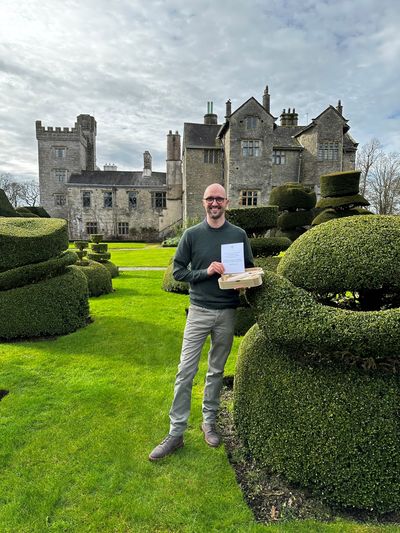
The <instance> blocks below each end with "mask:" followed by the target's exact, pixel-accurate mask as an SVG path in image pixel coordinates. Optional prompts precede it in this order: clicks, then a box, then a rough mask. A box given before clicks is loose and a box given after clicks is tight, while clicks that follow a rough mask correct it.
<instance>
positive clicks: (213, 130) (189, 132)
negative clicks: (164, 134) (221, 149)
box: [183, 122, 221, 148]
mask: <svg viewBox="0 0 400 533" xmlns="http://www.w3.org/2000/svg"><path fill="white" fill-rule="evenodd" d="M220 127H221V125H220V124H194V123H192V122H185V124H184V126H183V146H184V147H186V148H213V147H214V148H218V146H217V145H216V143H215V141H216V138H217V134H218V130H219V129H220Z"/></svg>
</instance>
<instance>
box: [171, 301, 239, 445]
mask: <svg viewBox="0 0 400 533" xmlns="http://www.w3.org/2000/svg"><path fill="white" fill-rule="evenodd" d="M235 312H236V311H235V309H205V308H204V307H198V306H195V305H190V307H189V313H188V317H187V321H186V327H185V331H184V334H183V343H182V351H181V360H180V363H179V366H178V373H177V374H176V379H175V388H174V399H173V402H172V406H171V410H170V412H169V418H170V431H169V433H170V435H173V436H175V437H178V436H180V435H182V434H183V432H184V431H185V429H186V427H187V421H188V418H189V414H190V405H191V400H192V386H193V379H194V376H195V375H196V373H197V370H198V368H199V360H200V355H201V351H202V348H203V346H204V343H205V342H206V340H207V337H208V335H210V336H211V344H210V351H209V352H208V369H207V375H206V383H205V388H204V397H203V421H204V422H205V423H207V424H214V423H215V418H216V414H217V410H218V407H219V396H220V392H221V388H222V378H223V375H224V367H225V363H226V360H227V359H228V356H229V353H230V351H231V348H232V342H233V331H234V324H235Z"/></svg>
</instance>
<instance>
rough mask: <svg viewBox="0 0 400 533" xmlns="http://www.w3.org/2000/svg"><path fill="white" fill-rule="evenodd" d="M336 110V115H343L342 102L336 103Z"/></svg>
mask: <svg viewBox="0 0 400 533" xmlns="http://www.w3.org/2000/svg"><path fill="white" fill-rule="evenodd" d="M336 110H337V111H338V113H340V114H341V115H343V106H342V102H341V101H340V100H338V103H337V106H336Z"/></svg>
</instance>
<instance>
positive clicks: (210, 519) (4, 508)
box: [0, 271, 398, 533]
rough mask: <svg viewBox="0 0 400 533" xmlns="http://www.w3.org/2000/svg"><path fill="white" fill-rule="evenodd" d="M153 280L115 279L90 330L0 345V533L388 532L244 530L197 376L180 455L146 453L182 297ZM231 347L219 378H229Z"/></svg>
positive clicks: (161, 415)
mask: <svg viewBox="0 0 400 533" xmlns="http://www.w3.org/2000/svg"><path fill="white" fill-rule="evenodd" d="M162 275H163V273H162V272H142V271H137V272H129V273H128V272H124V273H122V274H121V276H120V277H119V278H116V279H114V280H113V283H114V286H115V288H116V292H114V293H113V294H109V295H106V296H102V297H100V298H98V299H91V314H92V317H93V319H94V322H93V323H92V324H90V325H88V326H87V327H86V328H84V329H81V330H79V331H77V332H75V333H73V334H71V335H68V336H65V337H60V338H58V339H55V340H39V341H35V342H33V341H32V342H22V343H4V344H0V364H1V369H2V371H1V374H0V389H7V390H9V391H10V393H9V394H8V395H7V396H5V397H4V398H3V400H1V401H0V426H1V446H0V531H1V532H10V533H11V532H12V533H14V532H17V533H25V532H26V533H31V532H40V533H41V532H43V531H57V532H61V531H67V532H86V531H88V532H89V531H90V532H97V531H98V532H121V533H122V532H142V531H143V532H144V531H146V532H147V531H148V532H155V531H158V532H203V531H204V532H209V531H222V532H225V531H227V532H230V531H232V532H236V531H239V532H248V531H276V532H278V531H279V532H289V533H290V532H295V531H296V532H304V533H305V532H310V531H311V532H313V531H315V532H325V531H327V532H328V531H329V532H331V531H332V532H333V531H334V532H342V531H343V532H345V531H348V532H353V531H356V532H357V531H358V532H362V531H383V530H385V531H398V529H393V528H389V527H388V528H379V527H378V526H376V527H367V526H363V525H356V524H355V523H353V522H344V521H340V522H336V523H331V524H322V523H317V522H310V521H309V522H305V523H299V522H286V523H283V524H277V525H274V526H270V527H264V526H261V525H257V524H255V523H254V521H253V519H252V516H251V513H250V511H249V509H248V508H247V506H246V505H245V503H244V501H243V498H242V494H241V492H240V489H239V487H238V485H237V484H236V481H235V476H234V473H233V471H232V469H231V467H230V465H229V463H228V460H227V457H226V454H225V451H224V449H223V448H219V449H211V448H209V447H207V446H206V445H205V443H204V441H203V438H202V434H201V432H200V430H199V424H200V421H201V397H202V391H203V381H204V376H205V371H206V354H203V358H202V362H201V365H200V371H199V374H198V376H197V377H196V378H195V383H194V391H193V405H192V416H191V419H190V426H189V429H188V431H187V434H186V437H185V439H186V445H185V447H184V448H183V449H182V450H179V451H178V452H177V453H176V454H174V455H173V456H171V457H169V458H167V459H165V460H164V461H162V462H160V463H155V464H154V463H150V462H149V461H148V459H147V455H148V453H149V451H150V450H151V449H152V448H153V446H154V445H156V444H157V443H158V442H159V441H160V440H161V439H162V438H163V437H164V436H165V435H166V433H167V431H168V410H169V407H170V403H171V400H172V394H173V390H172V389H173V383H174V377H175V373H176V366H177V363H178V358H179V351H180V344H181V336H182V331H183V327H184V320H185V313H184V308H185V306H186V305H187V303H188V297H187V296H183V295H177V294H169V293H165V292H163V291H162V290H161V289H160V286H161V280H162ZM238 344H239V340H238V339H236V341H235V346H234V350H233V354H232V357H231V358H230V360H229V362H228V366H227V373H232V372H233V369H234V364H235V354H236V351H237V347H238Z"/></svg>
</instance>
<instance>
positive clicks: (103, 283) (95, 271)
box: [76, 261, 113, 296]
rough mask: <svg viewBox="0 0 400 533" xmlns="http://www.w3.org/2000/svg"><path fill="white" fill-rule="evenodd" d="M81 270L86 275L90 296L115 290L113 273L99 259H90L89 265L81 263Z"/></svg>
mask: <svg viewBox="0 0 400 533" xmlns="http://www.w3.org/2000/svg"><path fill="white" fill-rule="evenodd" d="M76 268H79V270H80V271H81V272H83V274H84V275H85V276H86V279H87V283H88V288H89V296H101V295H102V294H109V293H110V292H112V291H113V287H112V281H111V273H110V271H109V270H108V268H106V267H104V266H103V265H102V264H101V263H98V262H97V261H88V264H87V265H82V264H81V265H79V266H77V267H76Z"/></svg>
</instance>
